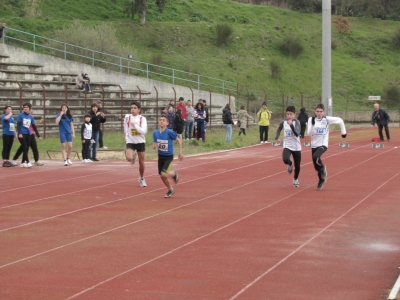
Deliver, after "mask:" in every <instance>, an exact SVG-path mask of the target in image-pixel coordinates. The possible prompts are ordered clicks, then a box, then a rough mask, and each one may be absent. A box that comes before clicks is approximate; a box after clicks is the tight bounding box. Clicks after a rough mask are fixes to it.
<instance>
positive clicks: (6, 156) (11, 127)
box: [1, 105, 17, 167]
mask: <svg viewBox="0 0 400 300" xmlns="http://www.w3.org/2000/svg"><path fill="white" fill-rule="evenodd" d="M1 123H2V128H3V135H2V138H3V150H2V152H1V155H2V158H3V167H14V166H16V165H17V163H16V162H14V163H12V162H10V153H11V148H12V145H13V143H14V139H16V138H17V134H16V131H15V121H14V117H13V116H12V107H11V106H9V105H6V107H5V108H4V114H3V116H2V117H1Z"/></svg>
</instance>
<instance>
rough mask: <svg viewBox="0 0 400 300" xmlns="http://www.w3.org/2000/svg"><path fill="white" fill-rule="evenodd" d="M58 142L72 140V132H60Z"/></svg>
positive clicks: (62, 142)
mask: <svg viewBox="0 0 400 300" xmlns="http://www.w3.org/2000/svg"><path fill="white" fill-rule="evenodd" d="M60 142H61V144H64V143H65V142H69V143H70V142H72V133H60Z"/></svg>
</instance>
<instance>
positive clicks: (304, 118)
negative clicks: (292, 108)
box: [297, 107, 308, 139]
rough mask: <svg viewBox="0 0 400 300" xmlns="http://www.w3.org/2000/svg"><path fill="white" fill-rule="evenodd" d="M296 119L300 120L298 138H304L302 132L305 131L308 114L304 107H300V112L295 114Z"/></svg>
mask: <svg viewBox="0 0 400 300" xmlns="http://www.w3.org/2000/svg"><path fill="white" fill-rule="evenodd" d="M297 120H299V122H300V126H301V127H300V138H302V139H304V132H305V131H306V126H307V121H308V115H307V113H306V109H305V108H304V107H302V108H300V113H299V115H298V116H297Z"/></svg>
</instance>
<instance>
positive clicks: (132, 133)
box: [131, 129, 140, 136]
mask: <svg viewBox="0 0 400 300" xmlns="http://www.w3.org/2000/svg"><path fill="white" fill-rule="evenodd" d="M131 135H132V136H136V135H140V133H139V131H137V130H136V129H131Z"/></svg>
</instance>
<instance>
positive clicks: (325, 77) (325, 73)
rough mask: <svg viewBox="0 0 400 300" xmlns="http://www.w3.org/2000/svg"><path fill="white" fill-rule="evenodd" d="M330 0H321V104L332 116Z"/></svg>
mask: <svg viewBox="0 0 400 300" xmlns="http://www.w3.org/2000/svg"><path fill="white" fill-rule="evenodd" d="M331 10H332V7H331V0H322V104H323V105H324V106H325V112H326V115H327V116H332V61H331V55H332V53H331V52H332V48H331V47H332V38H331Z"/></svg>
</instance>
